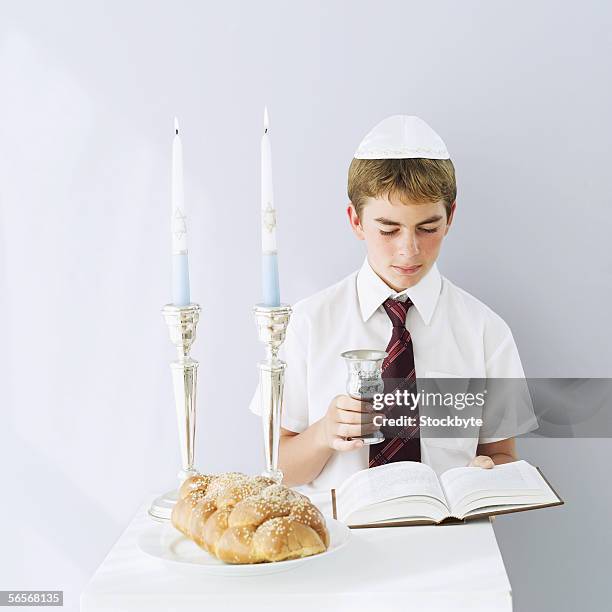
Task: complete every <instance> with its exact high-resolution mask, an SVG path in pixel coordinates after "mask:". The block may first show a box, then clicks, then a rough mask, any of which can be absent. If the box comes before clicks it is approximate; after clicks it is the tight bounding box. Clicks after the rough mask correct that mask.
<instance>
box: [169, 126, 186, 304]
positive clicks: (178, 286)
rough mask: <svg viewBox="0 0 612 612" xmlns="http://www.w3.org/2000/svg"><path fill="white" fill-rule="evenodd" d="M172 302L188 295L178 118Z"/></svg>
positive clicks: (174, 157)
mask: <svg viewBox="0 0 612 612" xmlns="http://www.w3.org/2000/svg"><path fill="white" fill-rule="evenodd" d="M171 228H172V303H173V304H175V305H176V306H187V304H189V302H190V295H189V261H188V256H187V217H186V216H185V196H184V191H183V145H182V143H181V138H180V136H179V124H178V119H177V118H176V117H175V118H174V139H173V141H172V218H171Z"/></svg>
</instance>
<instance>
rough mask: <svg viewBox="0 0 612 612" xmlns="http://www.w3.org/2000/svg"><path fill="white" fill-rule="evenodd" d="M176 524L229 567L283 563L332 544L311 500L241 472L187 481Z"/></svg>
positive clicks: (174, 517) (175, 515)
mask: <svg viewBox="0 0 612 612" xmlns="http://www.w3.org/2000/svg"><path fill="white" fill-rule="evenodd" d="M172 524H173V525H174V526H175V527H176V528H177V529H178V530H179V531H180V532H182V533H183V534H184V535H186V536H187V537H188V538H190V539H192V540H193V541H194V542H195V543H196V544H197V545H198V546H200V547H201V548H203V549H204V550H206V551H207V552H209V553H211V554H212V555H214V556H215V557H217V558H218V559H221V561H225V562H226V563H261V562H266V561H283V560H285V559H295V558H298V557H307V556H309V555H316V554H318V553H321V552H324V551H325V550H327V547H328V546H329V532H328V530H327V527H326V525H325V519H324V518H323V515H322V514H321V512H320V511H319V509H318V508H317V507H316V506H314V505H313V504H312V503H311V502H310V500H309V499H308V497H306V496H305V495H302V494H301V493H298V492H297V491H293V490H292V489H290V488H288V487H286V486H284V485H282V484H276V483H275V482H274V481H273V480H271V479H269V478H266V477H264V476H247V475H246V474H242V473H239V472H227V473H225V474H220V475H218V476H211V475H205V474H198V475H196V476H192V477H191V478H188V479H187V480H186V481H185V482H184V483H183V485H182V487H181V489H180V491H179V500H178V502H177V503H176V505H175V507H174V509H173V511H172Z"/></svg>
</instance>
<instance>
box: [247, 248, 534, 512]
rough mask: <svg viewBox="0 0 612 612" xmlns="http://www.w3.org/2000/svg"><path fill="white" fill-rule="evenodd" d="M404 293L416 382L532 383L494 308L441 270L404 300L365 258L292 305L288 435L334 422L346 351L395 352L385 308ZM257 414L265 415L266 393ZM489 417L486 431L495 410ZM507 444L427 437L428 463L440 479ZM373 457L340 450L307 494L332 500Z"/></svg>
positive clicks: (255, 405) (285, 351) (286, 356)
mask: <svg viewBox="0 0 612 612" xmlns="http://www.w3.org/2000/svg"><path fill="white" fill-rule="evenodd" d="M403 294H407V295H408V296H409V297H410V299H411V300H412V302H413V304H414V306H412V307H411V308H409V309H408V314H407V317H406V328H407V329H408V330H409V331H410V334H411V336H412V343H413V350H414V362H415V368H416V373H417V377H436V378H446V377H462V378H523V377H524V373H523V367H522V365H521V360H520V358H519V354H518V351H517V348H516V344H515V342H514V338H513V337H512V333H511V331H510V328H509V327H508V325H507V324H506V323H505V322H504V321H503V319H502V318H501V317H499V316H498V315H497V314H495V313H494V312H493V311H492V310H491V309H490V308H488V307H487V306H486V305H485V304H483V303H482V302H480V301H479V300H477V299H476V298H475V297H473V296H472V295H470V294H469V293H467V292H466V291H463V290H462V289H460V288H459V287H457V286H456V285H454V284H453V283H451V282H450V281H449V280H448V279H446V278H444V277H442V276H441V275H440V273H439V272H438V268H437V266H436V265H435V264H434V265H433V266H432V268H431V269H430V270H429V272H428V273H427V274H426V275H425V276H424V277H423V278H422V279H421V280H420V281H419V282H418V283H417V284H416V285H414V286H413V287H409V288H408V289H405V290H404V291H402V292H401V293H397V292H395V291H394V290H393V289H391V288H390V287H389V286H388V285H387V284H386V283H385V282H384V281H383V280H382V279H381V278H380V277H379V276H378V275H377V274H376V273H375V272H374V270H373V269H372V268H371V266H370V264H369V262H368V260H367V257H366V259H365V261H364V263H363V265H362V267H361V269H360V270H359V271H357V272H354V273H352V274H350V275H349V276H347V277H346V278H344V279H343V280H341V281H340V282H338V283H336V284H335V285H332V286H331V287H328V288H327V289H324V290H323V291H320V292H318V293H316V294H315V295H313V296H311V297H309V298H306V299H304V300H301V301H299V302H298V303H297V304H295V306H294V307H293V314H292V315H291V320H290V323H289V325H288V327H287V336H286V339H285V342H284V344H283V345H282V347H281V350H280V357H281V358H282V359H283V360H284V361H286V362H287V369H286V371H285V390H284V402H283V416H282V426H283V427H284V428H285V429H289V430H291V431H294V432H297V433H299V432H302V431H304V430H305V429H306V428H307V427H309V426H310V425H311V424H312V423H314V422H315V421H318V420H319V419H321V418H322V417H323V416H324V415H325V413H326V411H327V408H328V407H329V404H330V402H331V400H332V399H333V398H334V396H336V395H341V394H345V393H346V390H345V384H346V377H347V372H346V366H345V363H344V360H343V359H342V358H341V357H340V353H342V352H343V351H347V350H354V349H360V348H367V349H381V350H384V349H385V348H386V346H387V343H388V342H389V339H390V338H391V331H392V324H391V320H390V319H389V316H388V315H387V313H386V312H385V310H384V308H383V306H382V304H383V302H384V301H385V300H386V299H387V298H389V297H393V298H397V297H401V296H402V295H403ZM250 410H251V411H252V412H254V413H255V414H261V408H260V399H259V389H257V390H256V392H255V395H254V396H253V399H252V401H251V404H250ZM483 420H484V423H485V424H486V411H485V413H484V414H483ZM536 427H537V421H535V418H534V419H532V420H530V421H528V422H527V421H523V423H522V424H517V427H516V429H517V430H516V431H515V432H514V435H518V434H521V433H526V432H527V431H531V430H533V429H535V428H536ZM481 429H486V427H484V425H483V427H482V428H481ZM506 431H507V430H506ZM507 437H510V436H509V435H504V437H503V438H499V437H498V438H491V437H479V438H478V439H476V438H474V437H472V438H469V437H457V438H452V437H451V438H441V437H430V438H427V437H423V435H422V432H421V461H422V462H423V463H426V464H428V465H430V466H431V467H432V468H433V469H434V470H435V471H436V472H437V473H438V474H441V473H442V472H444V471H446V470H447V469H450V468H452V467H459V466H466V465H468V463H469V462H470V461H471V460H472V459H473V458H474V456H475V454H476V447H477V445H478V443H479V442H482V443H486V442H494V441H497V440H502V439H505V438H507ZM368 455H369V446H364V447H363V448H361V449H358V450H354V451H347V452H337V451H335V452H334V454H333V455H332V456H331V458H330V459H329V461H328V462H327V464H326V465H325V467H324V468H323V470H322V471H321V473H320V474H319V475H318V476H317V477H316V478H315V479H314V480H313V481H312V482H311V483H309V484H308V485H304V486H302V487H298V489H299V490H300V491H302V492H303V493H305V494H306V495H309V496H311V497H313V496H314V497H315V498H317V497H320V496H321V495H323V498H324V499H325V498H327V497H328V496H329V490H330V489H331V488H334V487H338V486H339V485H340V484H341V483H342V482H343V481H344V480H345V479H346V478H347V477H348V476H350V475H351V474H353V473H354V472H357V471H358V470H362V469H365V468H367V467H368ZM313 501H315V500H313ZM315 503H316V502H315Z"/></svg>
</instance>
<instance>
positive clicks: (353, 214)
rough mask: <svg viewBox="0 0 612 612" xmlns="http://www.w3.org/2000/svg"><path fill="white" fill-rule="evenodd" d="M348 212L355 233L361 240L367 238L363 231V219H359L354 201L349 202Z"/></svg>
mask: <svg viewBox="0 0 612 612" xmlns="http://www.w3.org/2000/svg"><path fill="white" fill-rule="evenodd" d="M346 214H347V215H348V218H349V223H350V224H351V229H352V230H353V234H355V236H357V238H358V239H359V240H365V233H364V231H363V227H362V226H361V220H360V219H359V215H358V214H357V211H356V210H355V207H354V206H353V203H352V202H349V204H348V207H347V209H346Z"/></svg>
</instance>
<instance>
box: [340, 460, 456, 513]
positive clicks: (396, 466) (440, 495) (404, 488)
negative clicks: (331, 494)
mask: <svg viewBox="0 0 612 612" xmlns="http://www.w3.org/2000/svg"><path fill="white" fill-rule="evenodd" d="M410 495H425V496H429V497H433V498H435V499H438V500H439V501H440V502H442V504H444V506H446V498H445V497H444V492H443V491H442V487H441V486H440V483H439V482H438V477H437V476H436V473H435V472H434V471H433V470H432V469H431V468H430V467H429V466H428V465H426V464H424V463H418V462H416V461H397V462H395V463H387V464H385V465H379V466H376V467H373V468H368V469H365V470H361V471H359V472H357V473H355V474H353V475H352V476H350V477H349V478H347V479H346V480H345V481H344V483H343V484H342V486H341V487H340V488H339V489H338V490H337V491H336V498H337V510H338V518H339V519H340V520H343V519H344V518H345V517H347V516H348V515H349V514H351V513H352V512H354V511H355V510H357V509H359V508H362V507H364V506H369V505H370V504H376V503H379V502H383V501H387V500H390V499H396V498H398V497H407V496H410Z"/></svg>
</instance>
